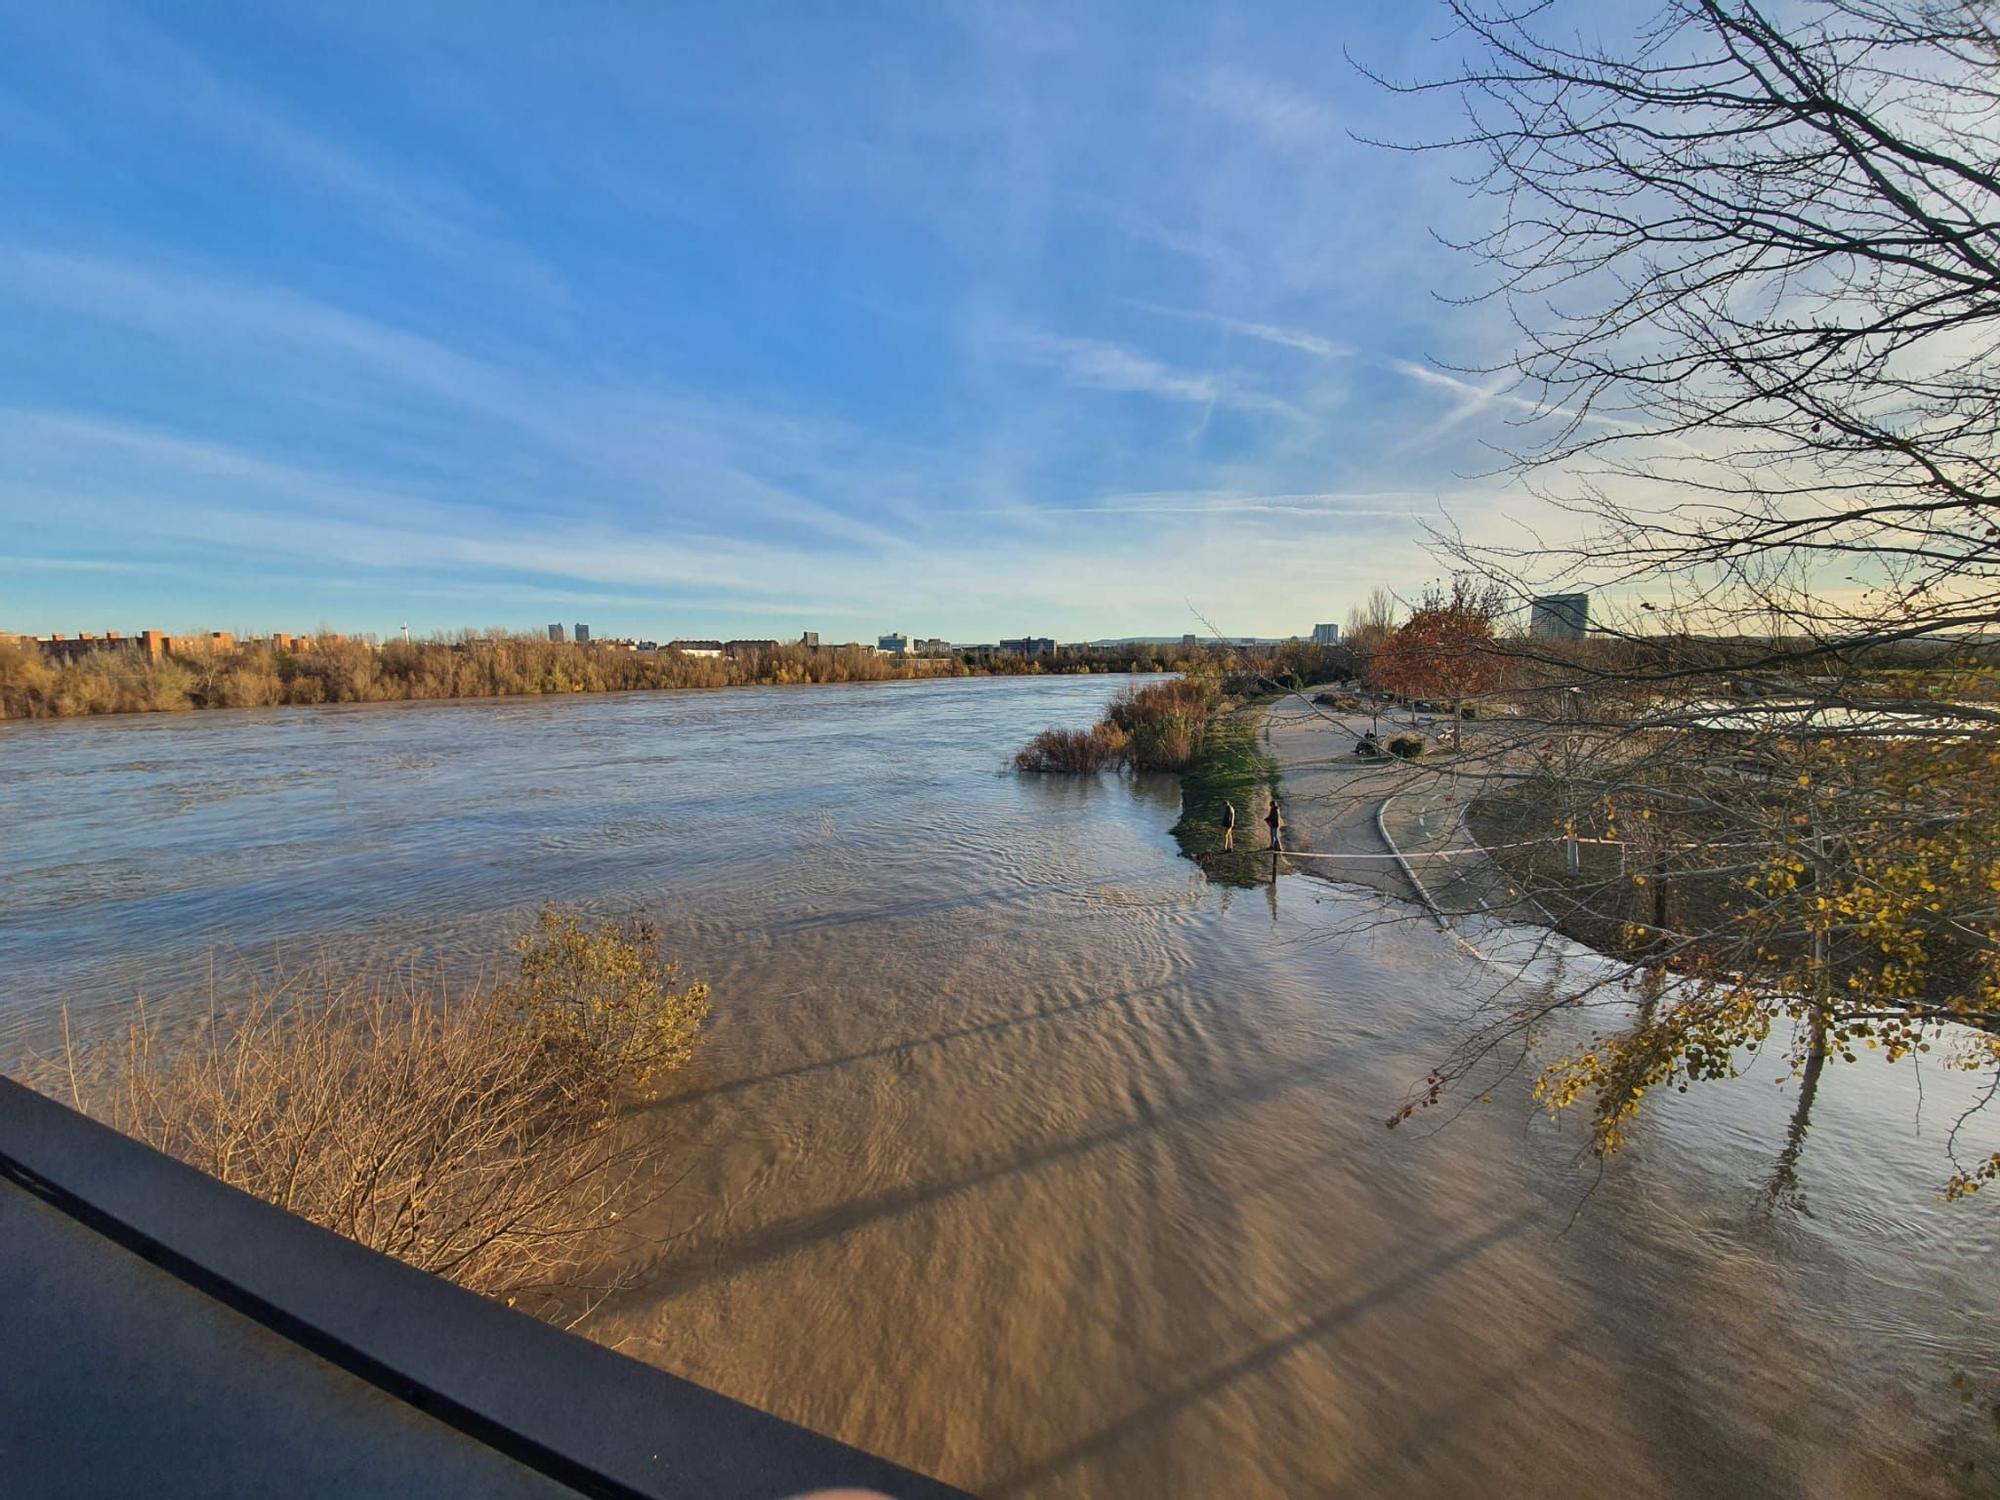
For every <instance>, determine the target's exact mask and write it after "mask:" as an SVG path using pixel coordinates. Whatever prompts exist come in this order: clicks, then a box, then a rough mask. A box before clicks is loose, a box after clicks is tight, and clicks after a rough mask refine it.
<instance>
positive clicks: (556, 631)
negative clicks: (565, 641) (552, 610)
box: [549, 625, 563, 646]
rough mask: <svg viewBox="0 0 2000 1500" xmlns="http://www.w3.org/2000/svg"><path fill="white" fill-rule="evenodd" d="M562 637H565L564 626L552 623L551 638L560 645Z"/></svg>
mask: <svg viewBox="0 0 2000 1500" xmlns="http://www.w3.org/2000/svg"><path fill="white" fill-rule="evenodd" d="M562 638H563V628H562V626H560V625H551V626H550V627H549V639H550V640H552V641H554V642H555V643H556V644H557V645H558V646H560V645H561V644H562Z"/></svg>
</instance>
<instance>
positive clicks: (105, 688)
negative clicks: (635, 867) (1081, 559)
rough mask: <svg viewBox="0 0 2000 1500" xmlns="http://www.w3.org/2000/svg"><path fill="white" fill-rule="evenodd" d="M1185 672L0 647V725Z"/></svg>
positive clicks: (1135, 662) (463, 653)
mask: <svg viewBox="0 0 2000 1500" xmlns="http://www.w3.org/2000/svg"><path fill="white" fill-rule="evenodd" d="M287 639H288V641H289V640H290V638H287ZM1179 666H1180V663H1178V662H1173V663H1169V662H1165V661H1162V660H1161V659H1159V658H1158V657H1157V656H1155V655H1153V654H1150V653H1145V652H1141V651H1137V650H1125V651H1110V650H1105V651H1088V652H1072V653H1067V654H1064V655H1061V656H1057V657H1052V658H1043V657H1009V656H997V655H994V654H992V653H979V652H964V653H954V654H951V655H946V656H893V655H884V654H882V653H880V652H876V651H871V650H868V649H867V648H865V647H860V646H828V647H809V646H805V645H779V644H777V643H776V642H771V643H768V644H761V645H755V646H752V647H747V648H746V649H744V650H741V651H735V652H730V653H724V654H715V655H708V654H695V653H691V652H685V651H675V650H662V651H628V650H623V649H620V648H618V647H616V646H611V645H591V644H578V643H575V642H556V641H542V640H535V639H531V638H528V637H522V636H466V637H464V638H462V639H458V640H450V641H391V642H389V643H387V644H385V645H377V644H375V643H373V642H369V641H361V640H350V639H347V638H345V637H334V636H328V637H324V638H317V639H314V638H301V639H299V640H297V641H292V642H290V644H287V645H285V646H282V647H280V646H274V645H272V644H271V643H269V642H266V641H246V642H243V643H241V644H229V645H218V646H216V647H214V648H212V649H208V648H204V649H201V650H198V651H194V652H191V653H185V654H171V653H170V654H165V655H160V656H151V655H148V654H147V652H146V651H144V650H143V649H140V647H139V645H138V644H137V643H134V644H132V645H129V646H125V647H119V648H115V649H114V648H108V647H107V648H105V649H102V650H94V651H90V652H87V653H85V654H83V655H81V656H75V657H68V658H56V657H52V656H48V655H45V654H44V653H43V652H42V650H41V649H40V648H39V647H38V646H36V645H34V644H33V643H32V642H29V643H27V644H22V643H20V642H10V641H7V640H4V639H0V719H59V718H82V717H94V716H99V715H106V714H132V713H184V712H190V711H195V710H202V709H215V708H277V707H305V706H313V705H318V704H327V703H405V702H452V701H458V700H464V699H479V698H535V697H566V696H569V695H572V694H588V693H617V692H653V691H672V690H677V689H687V688H726V687H785V686H792V685H806V684H813V685H827V684H836V683H858V682H903V681H921V680H929V679H936V678H941V677H1010V676H1070V675H1075V676H1088V675H1092V674H1096V673H1147V672H1160V671H1165V670H1169V669H1174V670H1177V669H1178V668H1179Z"/></svg>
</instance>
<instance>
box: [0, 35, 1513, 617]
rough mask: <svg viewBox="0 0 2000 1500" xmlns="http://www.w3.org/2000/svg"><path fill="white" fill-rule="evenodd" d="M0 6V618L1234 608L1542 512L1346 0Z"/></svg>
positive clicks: (1399, 43)
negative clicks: (1255, 13)
mask: <svg viewBox="0 0 2000 1500" xmlns="http://www.w3.org/2000/svg"><path fill="white" fill-rule="evenodd" d="M0 13H4V14H5V15H6V17H7V20H8V29H9V32H10V36H11V37H12V38H13V45H12V46H11V47H10V48H9V49H8V56H7V57H5V58H0V97H4V99H5V101H6V103H5V106H4V109H5V113H4V116H0V120H4V123H5V124H6V126H7V128H6V129H5V130H4V131H0V174H4V180H5V181H6V184H7V187H8V193H9V200H10V204H11V205H12V206H13V209H14V212H13V213H12V214H11V215H10V224H9V226H8V227H7V229H6V230H5V231H4V232H0V335H4V338H0V351H4V352H0V457H3V458H4V460H5V463H4V465H0V529H4V532H5V539H4V541H0V615H4V616H5V618H4V619H0V625H4V626H6V627H7V628H13V629H30V628H36V627H39V628H42V629H49V628H61V622H67V624H68V626H69V628H72V629H80V628H87V627H92V626H94V627H95V628H103V627H104V626H107V625H110V624H113V623H114V622H121V621H122V622H125V624H126V625H127V626H136V625H138V624H140V623H141V622H144V623H146V624H148V625H159V626H164V627H166V628H182V627H187V628H194V627H201V628H212V627H214V626H215V625H218V624H222V623H231V624H237V625H242V626H244V627H246V628H247V627H253V626H254V627H262V628H273V627H275V628H284V629H298V628H300V627H301V626H302V625H310V624H314V623H317V622H318V621H321V620H325V621H328V622H330V623H332V624H333V625H334V626H335V628H339V629H346V630H350V631H353V630H367V629H371V628H372V629H378V630H382V631H385V632H386V631H388V630H391V629H395V628H400V626H401V624H402V623H403V622H405V621H407V622H408V623H409V624H410V626H411V628H412V630H413V631H415V632H417V633H420V634H423V633H434V632H440V631H449V630H454V629H458V628H462V627H467V626H477V627H484V626H487V625H489V624H491V623H492V622H494V621H496V620H515V619H521V618H524V617H528V618H532V617H533V616H535V615H539V616H540V617H541V618H542V619H544V620H547V619H551V618H563V619H566V620H567V619H573V618H575V617H576V615H577V614H578V613H580V612H587V613H588V614H589V615H590V617H591V618H592V619H593V620H594V621H595V622H596V623H597V624H598V626H599V628H600V629H601V630H603V631H605V632H607V633H610V634H621V635H635V634H640V633H652V632H655V631H657V630H658V629H659V628H660V627H659V626H658V624H657V621H658V620H659V618H660V601H661V600H662V599H663V598H664V599H667V600H670V601H672V605H673V618H674V619H675V621H676V622H677V624H678V625H679V626H680V628H682V629H683V630H685V631H688V632H698V633H701V634H704V635H709V634H713V635H721V636H731V635H741V634H743V633H744V632H745V631H746V630H755V631H760V632H776V633H781V634H796V633H798V632H799V631H801V630H805V629H818V628H824V629H827V630H829V631H831V632H833V633H836V634H840V635H844V636H850V635H851V636H852V637H854V638H856V639H864V638H867V637H869V636H870V635H871V633H872V632H874V631H876V630H877V629H879V628H880V626H879V622H880V621H881V620H882V619H883V618H884V617H885V616H890V617H893V616H898V615H900V616H903V617H906V618H910V619H915V618H919V617H921V618H923V619H924V620H925V621H926V622H927V623H926V626H925V628H926V630H928V631H936V632H937V633H939V634H941V635H943V636H945V637H947V638H951V639H966V640H991V639H996V638H998V637H1000V636H1003V635H1006V634H1009V633H1012V632H1014V631H1017V630H1019V629H1021V628H1024V626H1025V625H1027V624H1030V623H1031V624H1032V627H1033V628H1035V629H1037V630H1048V631H1053V632H1055V633H1056V634H1058V635H1060V636H1063V637H1065V638H1080V637H1083V636H1091V637H1099V636H1110V635H1118V634H1137V633H1140V632H1160V633H1163V634H1173V633H1175V632H1176V631H1189V630H1191V631H1196V632H1198V633H1203V634H1206V633H1209V631H1210V628H1211V624H1212V627H1213V629H1215V630H1217V631H1220V632H1222V633H1225V634H1230V635H1261V636H1274V635H1285V634H1288V633H1290V632H1292V631H1294V630H1296V629H1298V628H1300V627H1299V625H1298V623H1297V622H1299V621H1301V620H1305V621H1310V620H1312V619H1314V618H1316V617H1317V616H1318V615H1319V614H1320V612H1321V611H1322V609H1323V603H1322V602H1321V601H1323V600H1324V599H1326V598H1328V597H1337V598H1358V597H1361V596H1362V595H1363V594H1365V592H1366V590H1367V587H1368V586H1369V585H1370V584H1372V583H1374V582H1377V581H1380V580H1382V579H1385V578H1386V579H1394V580H1398V581H1400V582H1404V583H1408V584H1411V585H1414V584H1416V583H1418V582H1421V580H1422V579H1423V578H1424V577H1427V576H1430V575H1431V574H1433V573H1435V572H1436V571H1438V569H1437V567H1436V565H1435V564H1434V563H1433V562H1432V561H1431V560H1430V559H1429V558H1427V557H1426V556H1425V555H1424V554H1423V552H1422V551H1421V543H1422V540H1423V530H1424V527H1425V526H1426V525H1427V524H1432V523H1439V522H1441V521H1443V520H1444V518H1445V517H1447V516H1448V517H1449V518H1450V521H1451V523H1452V524H1455V525H1459V526H1463V527H1466V528H1467V529H1469V530H1470V531H1472V532H1473V533H1474V534H1484V533H1487V532H1491V531H1492V530H1493V529H1495V528H1498V527H1502V526H1506V525H1510V524H1512V523H1515V522H1520V523H1531V522H1543V523H1545V522H1546V519H1547V517H1546V513H1545V512H1544V511H1543V509H1542V508H1541V507H1540V505H1539V503H1538V502H1533V501H1531V500H1529V499H1528V498H1527V497H1526V496H1524V495H1522V494H1521V493H1519V492H1518V491H1515V490H1512V489H1509V488H1508V487H1506V486H1505V485H1503V484H1502V483H1500V482H1499V481H1498V480H1494V479H1490V478H1483V477H1478V476H1481V475H1483V474H1485V473H1487V472H1488V471H1490V469H1491V468H1492V467H1493V459H1494V455H1493V451H1492V449H1491V447H1490V446H1488V445H1490V444H1491V443H1494V442H1497V441H1503V440H1505V438H1506V437H1507V435H1508V427H1507V423H1508V422H1509V421H1510V419H1518V418H1519V417H1520V416H1521V415H1522V410H1521V408H1522V406H1523V404H1524V403H1523V401H1522V398H1520V397H1519V396H1517V395H1514V394H1511V393H1509V392H1508V391H1506V390H1505V389H1504V388H1503V386H1502V385H1501V383H1500V382H1499V381H1498V380H1497V379H1495V378H1493V377H1488V376H1481V375H1474V374H1468V373H1466V371H1468V370H1471V369H1476V368H1478V367H1480V366H1482V365H1485V364H1490V363H1492V362H1494V361H1495V360H1496V359H1497V358H1498V357H1499V355H1500V354H1501V352H1502V351H1503V349H1504V348H1505V346H1506V343H1507V339H1508V336H1509V333H1508V330H1507V329H1506V328H1505V327H1504V326H1503V325H1502V323H1501V321H1500V319H1499V317H1498V314H1497V312H1496V311H1495V310H1493V309H1487V308H1483V307H1477V306H1475V307H1455V306H1451V305H1449V304H1448V303H1446V302H1445V301H1443V300H1440V299H1441V298H1442V297H1447V296H1460V295H1464V294H1465V293H1467V292H1470V291H1472V290H1474V289H1475V286H1476V280H1475V278H1476V272H1473V271H1471V270H1469V269H1468V268H1467V267H1466V266H1465V265H1464V264H1463V263H1462V262H1461V261H1459V260H1458V259H1456V258H1455V257H1453V256H1452V255H1451V254H1450V253H1449V252H1448V251H1447V250H1445V249H1444V248H1443V247H1441V246H1439V245H1437V244H1435V243H1434V242H1433V240H1432V239H1431V231H1432V230H1433V229H1442V230H1444V231H1446V232H1450V231H1452V230H1453V229H1454V228H1461V227H1464V226H1465V225H1466V224H1469V223H1470V222H1472V220H1471V216H1470V210H1469V207H1468V205H1467V204H1466V202H1465V195H1464V193H1463V192H1462V191H1461V190H1459V189H1457V188H1456V187H1454V186H1453V185H1452V183H1451V180H1450V164H1449V163H1448V162H1447V161H1445V160H1443V159H1434V158H1431V157H1425V156H1418V157H1411V156H1407V155H1399V154H1394V153H1388V152H1384V151H1382V150H1380V149H1377V148H1374V147H1370V146H1366V145H1363V144H1361V142H1360V141H1359V140H1357V139H1356V137H1357V136H1365V135H1386V136H1390V137H1400V138H1417V137H1420V136H1423V135H1426V134H1435V133H1437V131H1438V130H1439V129H1441V128H1443V127H1444V126H1446V125H1448V123H1449V121H1448V119H1446V118H1445V117H1443V116H1441V115H1439V114H1438V113H1437V108H1438V107H1437V106H1434V105H1431V104H1427V103H1424V102H1423V101H1414V102H1413V101H1409V100H1400V99H1397V98H1394V97H1392V96H1390V95H1387V94H1385V93H1383V92H1382V91H1381V90H1379V89H1377V88H1376V87H1375V86H1373V85H1371V84H1369V83H1367V82H1366V81H1365V80H1364V79H1363V78H1362V76H1361V75H1360V73H1359V72H1357V71H1356V69H1355V68H1354V67H1353V66H1352V65H1351V64H1350V63H1349V62H1348V61H1347V60H1346V57H1345V56H1344V54H1345V53H1349V52H1351V53H1352V54H1353V55H1354V57H1355V58H1356V59H1359V60H1363V61H1366V62H1368V63H1369V64H1371V65H1376V66H1380V67H1382V68H1384V69H1386V70H1388V71H1390V72H1392V73H1401V74H1408V73H1416V72H1422V71H1424V70H1426V69H1435V68H1438V67H1441V66H1444V65H1447V64H1448V62H1449V51H1448V49H1443V50H1441V49H1440V48H1439V47H1438V46H1437V45H1436V44H1434V43H1433V42H1432V41H1431V40H1430V37H1431V33H1432V30H1433V29H1434V28H1431V27H1428V26H1425V25H1419V24H1413V22H1412V20H1411V19H1410V17H1409V16H1408V13H1407V12H1406V11H1405V10H1404V9H1403V8H1402V7H1398V6H1394V5H1391V4H1388V3H1386V0H1383V3H1371V4H1363V5H1357V6H1350V7H1342V8H1341V9H1340V10H1339V12H1338V13H1334V12H1332V11H1331V10H1329V9H1327V8H1321V7H1312V6H1304V5H1300V6H1295V7H1291V8H1289V14H1288V16H1287V18H1286V19H1287V24H1286V25H1284V26H1282V27H1280V26H1269V27H1265V26H1261V25H1250V24H1248V23H1246V22H1244V21H1243V20H1241V19H1240V18H1232V17H1230V16H1229V15H1227V14H1226V13H1217V14H1215V15H1208V14H1206V13H1202V12H1196V11H1188V12H1178V13H1173V14H1170V15H1156V14H1155V13H1154V12H1153V11H1151V10H1147V11H1144V12H1141V11H1139V10H1138V9H1137V8H1135V7H1112V8H1108V9H1105V10H1101V11H1097V12H1093V13H1090V14H1088V15H1083V14H1070V13H1067V12H1064V13H1056V12H1044V13H1041V14H1039V15H1033V14H1029V13H1014V14H1010V15H1004V16H1003V15H1001V14H1000V13H997V12H985V11H977V10H973V11H959V12H950V13H931V12H927V11H913V12H910V13H908V14H905V15H902V16H899V17H895V18H891V17H888V16H883V17H877V18H875V19H874V20H872V21H870V20H863V19H857V18H853V17H848V16H844V15H843V16H841V17H839V18H837V19H836V18H832V17H824V18H816V17H814V16H812V15H810V14H805V15H795V16H792V17H790V18H789V19H788V20H787V21H786V22H785V24H784V25H783V26H781V27H780V26H776V25H768V24H760V23H759V22H758V21H757V20H756V19H755V18H751V17H748V16H742V15H736V14H731V13H717V14H712V15H708V16H694V15H687V14H680V15H650V16H649V15H644V14H635V15H633V16H631V17H628V20H629V21H630V23H631V24H629V25H625V26H621V27H620V28H618V29H617V32H616V35H617V38H618V41H617V45H616V46H615V47H614V46H612V45H610V44H609V42H608V41H607V40H606V39H604V38H602V37H600V36H599V35H597V34H596V33H593V32H588V31H583V30H577V31H573V32H569V33H563V34H559V35H556V36H553V37H552V36H551V35H549V33H548V30H547V28H546V26H545V25H544V24H543V22H544V20H545V19H546V18H545V17H537V16H535V15H533V14H530V13H513V12H509V11H506V10H504V9H503V10H499V11H490V10H488V9H486V8H472V7H469V6H468V7H455V6H452V5H446V6H443V7H440V8H436V9H433V10H429V11H426V12H425V13H424V14H423V15H422V16H409V17H401V18H398V19H395V20H391V19H389V18H388V17H386V16H374V17H370V16H366V15H360V14H350V13H348V12H346V11H345V10H342V9H339V8H333V7H324V6H319V5H316V4H310V3H302V4H296V5H287V6H280V7H269V8H265V7H259V8H254V9H252V8H235V7H222V8H219V9H217V10H216V11H213V12H209V11H200V12H196V11H182V12H175V13H171V14H169V15H166V16H164V17H150V18H149V17H148V16H146V15H145V14H143V13H142V12H140V11H138V10H137V9H127V8H121V7H118V6H113V5H94V4H80V5H78V6H74V7H72V6H63V7H32V6H26V5H22V4H4V5H0ZM1142 21H1143V22H1144V23H1145V24H1139V23H1140V22H1142ZM771 101H779V102H778V103H777V104H773V103H772V102H771ZM1364 205H1365V206H1364ZM374 622H380V623H379V624H376V623H374Z"/></svg>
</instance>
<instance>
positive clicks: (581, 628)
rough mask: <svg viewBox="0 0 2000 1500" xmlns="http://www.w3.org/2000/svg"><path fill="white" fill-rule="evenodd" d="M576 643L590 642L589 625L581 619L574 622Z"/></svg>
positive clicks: (587, 643) (580, 644) (584, 643)
mask: <svg viewBox="0 0 2000 1500" xmlns="http://www.w3.org/2000/svg"><path fill="white" fill-rule="evenodd" d="M576 643H577V644H578V645H579V646H588V645H589V644H590V627H589V626H588V625H586V624H584V623H583V622H582V621H581V620H579V621H577V624H576Z"/></svg>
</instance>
